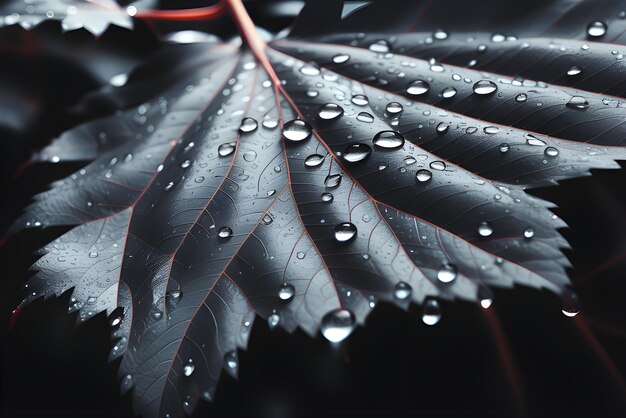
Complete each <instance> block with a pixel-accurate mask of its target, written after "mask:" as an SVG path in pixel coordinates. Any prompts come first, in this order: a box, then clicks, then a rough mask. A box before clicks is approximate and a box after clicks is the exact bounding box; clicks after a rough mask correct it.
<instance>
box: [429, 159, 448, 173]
mask: <svg viewBox="0 0 626 418" xmlns="http://www.w3.org/2000/svg"><path fill="white" fill-rule="evenodd" d="M430 168H432V169H433V170H437V171H443V170H445V169H446V163H444V162H443V161H433V162H431V163H430Z"/></svg>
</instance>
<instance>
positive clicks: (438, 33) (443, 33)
mask: <svg viewBox="0 0 626 418" xmlns="http://www.w3.org/2000/svg"><path fill="white" fill-rule="evenodd" d="M447 37H448V32H446V31H445V30H443V29H437V30H436V31H435V32H433V38H435V39H438V40H440V41H441V40H444V39H446V38H447Z"/></svg>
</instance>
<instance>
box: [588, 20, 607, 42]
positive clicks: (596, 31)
mask: <svg viewBox="0 0 626 418" xmlns="http://www.w3.org/2000/svg"><path fill="white" fill-rule="evenodd" d="M606 30H607V26H606V23H604V22H600V21H595V22H591V23H590V24H589V25H588V26H587V35H588V36H590V37H592V38H599V37H601V36H604V35H605V34H606Z"/></svg>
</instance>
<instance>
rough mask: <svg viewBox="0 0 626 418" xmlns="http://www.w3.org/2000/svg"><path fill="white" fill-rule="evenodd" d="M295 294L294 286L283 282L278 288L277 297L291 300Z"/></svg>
mask: <svg viewBox="0 0 626 418" xmlns="http://www.w3.org/2000/svg"><path fill="white" fill-rule="evenodd" d="M295 294H296V288H295V287H293V285H292V284H289V283H284V284H283V285H282V286H281V287H280V289H278V297H279V298H280V300H285V301H287V300H291V299H293V297H294V296H295Z"/></svg>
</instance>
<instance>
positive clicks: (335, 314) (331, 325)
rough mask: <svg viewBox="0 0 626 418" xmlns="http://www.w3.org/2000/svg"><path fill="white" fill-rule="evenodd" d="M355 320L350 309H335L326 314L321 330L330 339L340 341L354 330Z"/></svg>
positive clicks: (334, 341) (335, 341)
mask: <svg viewBox="0 0 626 418" xmlns="http://www.w3.org/2000/svg"><path fill="white" fill-rule="evenodd" d="M355 322H356V320H355V318H354V314H353V313H352V312H350V311H349V310H347V309H335V310H332V311H330V312H328V313H327V314H326V315H324V317H323V318H322V323H321V324H320V331H321V332H322V335H323V336H324V338H326V339H327V340H328V341H330V342H333V343H338V342H341V341H343V340H345V339H346V338H348V336H349V335H350V334H351V333H352V331H353V330H354V326H355Z"/></svg>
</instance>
